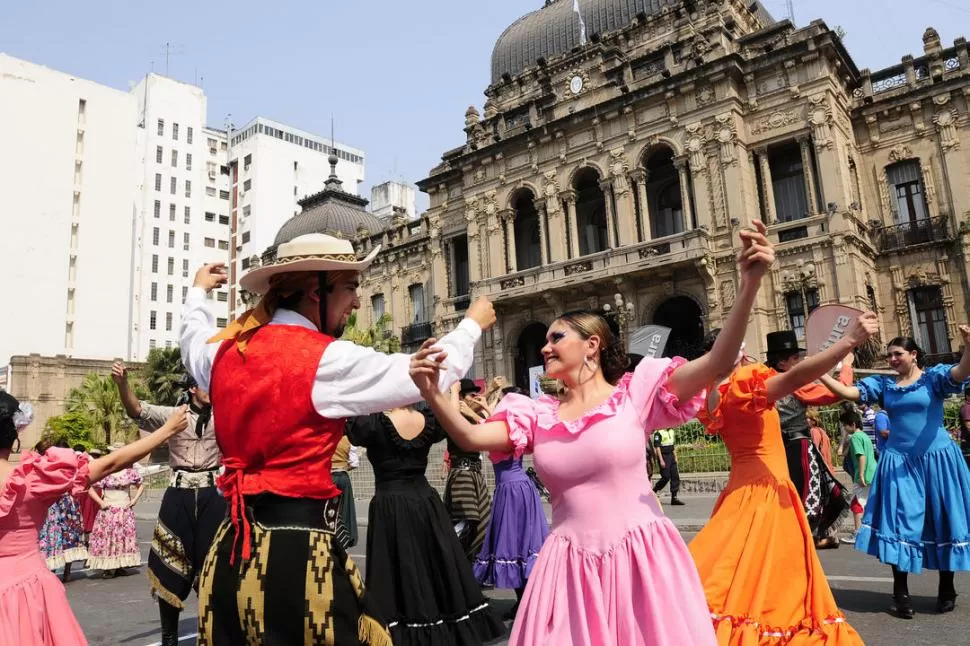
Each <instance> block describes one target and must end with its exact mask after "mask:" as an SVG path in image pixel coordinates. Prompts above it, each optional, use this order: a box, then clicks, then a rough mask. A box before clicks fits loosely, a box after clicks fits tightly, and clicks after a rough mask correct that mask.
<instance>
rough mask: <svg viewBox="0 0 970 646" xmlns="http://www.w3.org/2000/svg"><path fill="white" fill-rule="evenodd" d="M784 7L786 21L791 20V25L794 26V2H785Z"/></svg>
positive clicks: (788, 0)
mask: <svg viewBox="0 0 970 646" xmlns="http://www.w3.org/2000/svg"><path fill="white" fill-rule="evenodd" d="M785 4H786V6H787V7H788V19H789V20H791V24H793V25H794V24H795V0H786V2H785Z"/></svg>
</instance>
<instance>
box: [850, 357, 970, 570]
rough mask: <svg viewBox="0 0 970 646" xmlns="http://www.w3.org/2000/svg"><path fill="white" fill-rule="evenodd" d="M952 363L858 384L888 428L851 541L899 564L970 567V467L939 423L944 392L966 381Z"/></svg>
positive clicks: (908, 567) (952, 391)
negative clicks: (907, 380) (958, 379)
mask: <svg viewBox="0 0 970 646" xmlns="http://www.w3.org/2000/svg"><path fill="white" fill-rule="evenodd" d="M952 367H953V366H943V365H939V366H934V367H932V368H929V369H928V370H926V371H924V372H923V374H922V376H921V377H920V378H919V379H918V380H917V381H916V382H915V383H913V384H910V385H909V386H903V387H899V386H897V385H896V383H895V380H894V379H893V378H892V377H891V376H885V375H877V376H873V377H867V378H865V379H863V380H861V381H860V382H858V383H857V384H856V385H857V386H858V388H859V392H860V394H861V395H862V399H861V401H863V402H867V403H878V404H879V405H880V406H881V407H882V408H883V409H884V410H885V411H886V412H887V413H888V415H889V420H890V428H891V429H892V430H891V432H890V433H889V440H888V441H887V443H886V446H885V449H884V450H883V452H882V453H880V454H879V462H878V464H877V467H876V477H875V480H873V483H872V488H871V490H870V493H869V501H868V503H867V504H866V510H865V514H864V516H863V518H862V527H861V528H860V529H859V533H858V536H857V537H856V544H855V545H856V549H858V550H860V551H862V552H866V553H867V554H871V555H872V556H877V557H879V560H880V561H882V562H883V563H887V564H890V565H895V566H896V567H897V568H898V569H899V570H900V571H903V572H912V573H914V574H918V573H919V572H921V571H922V570H923V568H927V569H930V570H946V571H958V570H970V470H968V469H967V465H966V463H965V462H964V460H963V456H962V455H961V453H960V447H959V446H958V445H957V443H956V442H954V441H953V439H952V438H951V437H950V436H949V434H948V433H947V432H946V430H945V429H944V427H943V400H944V399H946V397H947V396H948V395H951V394H957V393H960V392H962V391H963V388H964V386H965V385H966V384H958V383H955V382H954V381H953V379H952V378H951V376H950V369H951V368H952Z"/></svg>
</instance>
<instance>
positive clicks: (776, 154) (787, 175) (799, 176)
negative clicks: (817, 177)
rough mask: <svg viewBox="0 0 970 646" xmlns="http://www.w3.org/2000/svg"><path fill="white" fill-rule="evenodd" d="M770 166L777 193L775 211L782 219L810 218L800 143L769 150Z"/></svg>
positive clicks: (772, 185) (773, 186) (772, 183)
mask: <svg viewBox="0 0 970 646" xmlns="http://www.w3.org/2000/svg"><path fill="white" fill-rule="evenodd" d="M768 163H769V166H770V168H771V188H772V190H773V191H774V193H775V213H776V214H777V215H778V220H779V221H780V222H791V221H793V220H800V219H802V218H805V217H808V212H809V209H808V194H807V193H806V190H805V173H806V172H809V171H808V170H807V169H806V168H805V167H804V165H803V164H802V150H801V147H800V146H799V145H798V143H797V142H794V141H792V142H790V143H787V144H784V145H781V146H778V147H776V148H772V149H770V150H769V151H768Z"/></svg>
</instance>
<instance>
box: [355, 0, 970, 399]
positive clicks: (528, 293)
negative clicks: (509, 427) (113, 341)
mask: <svg viewBox="0 0 970 646" xmlns="http://www.w3.org/2000/svg"><path fill="white" fill-rule="evenodd" d="M581 6H582V15H583V18H584V22H585V28H586V33H588V34H589V39H588V41H586V42H583V40H582V36H581V29H580V24H579V19H578V16H577V14H576V13H575V12H574V11H573V3H572V2H569V1H568V0H547V1H546V3H545V6H543V7H542V8H540V9H538V10H537V11H534V12H532V13H530V14H528V15H526V16H525V17H523V18H520V19H519V20H517V21H516V22H515V23H513V24H512V26H510V27H509V28H508V29H507V30H506V31H505V33H503V34H502V35H501V36H500V38H499V39H498V41H497V43H496V44H495V48H494V52H493V57H492V83H491V85H490V86H489V87H488V88H487V89H486V90H485V96H486V101H485V104H484V107H483V110H482V111H481V112H480V111H479V110H478V109H476V108H475V107H470V108H469V109H468V111H467V113H466V115H465V143H464V145H462V146H461V147H459V148H456V149H454V150H450V151H448V152H446V153H445V154H444V155H443V157H442V161H441V163H440V164H439V165H438V166H436V167H435V168H434V169H432V171H431V173H430V176H429V177H428V178H427V179H425V180H423V181H421V182H419V188H421V190H423V191H425V192H426V193H428V194H429V196H430V208H429V209H428V211H427V212H426V213H425V214H424V215H423V217H422V222H421V223H420V225H415V224H413V223H412V224H410V225H408V224H399V226H397V227H391V228H390V229H389V230H388V231H385V232H383V233H382V234H380V235H374V236H370V237H368V238H367V239H366V240H364V241H363V242H364V246H365V247H367V246H369V245H371V244H375V243H377V242H384V244H385V245H387V252H386V253H384V254H382V255H381V261H380V262H378V263H375V265H374V267H373V269H372V270H371V271H370V273H369V274H368V275H367V276H365V278H364V281H363V284H362V287H363V294H362V301H363V303H364V307H363V308H362V309H363V318H364V320H367V319H368V318H371V319H373V318H375V317H376V315H377V314H378V313H383V312H390V313H391V314H392V315H393V317H394V319H395V323H396V324H397V325H398V326H400V327H401V328H402V331H403V334H404V337H405V340H406V342H408V343H410V344H416V343H419V342H420V341H421V340H422V339H423V338H426V337H427V336H428V335H431V334H432V333H435V334H438V333H441V332H443V331H445V330H448V329H450V328H451V327H453V326H454V325H455V323H456V322H457V321H458V320H459V319H460V318H461V316H462V314H463V311H464V310H465V309H466V308H467V306H468V303H469V302H470V299H471V298H472V297H475V296H478V295H480V294H484V295H486V296H488V297H489V298H491V299H492V300H493V301H494V302H495V304H496V308H497V311H498V316H499V322H498V325H497V326H496V327H495V329H494V330H493V331H492V332H491V333H489V334H487V335H486V338H485V339H484V341H483V343H482V345H481V346H480V356H479V360H478V362H477V367H476V370H477V372H478V375H479V376H494V375H497V374H506V375H509V376H513V375H514V377H515V380H516V381H517V382H519V383H520V384H523V383H525V381H526V375H527V371H528V368H529V367H530V366H533V365H538V364H539V363H541V360H540V357H539V353H538V351H539V348H540V347H541V345H542V343H543V336H544V334H545V330H546V326H547V325H548V324H549V323H550V322H551V321H552V320H553V319H554V318H555V317H556V316H557V315H558V314H561V313H562V312H563V311H566V310H569V309H573V308H581V307H603V306H607V307H610V308H612V309H613V310H614V311H618V313H619V316H620V319H621V322H622V324H623V325H624V326H626V327H627V328H633V327H636V326H639V325H643V324H647V323H657V324H661V325H666V326H668V327H671V328H673V330H674V332H673V335H672V338H671V342H670V344H669V345H668V349H669V350H670V351H673V352H678V353H687V354H690V353H693V352H696V351H697V346H698V344H699V342H700V340H701V338H702V336H703V334H704V332H705V331H706V330H708V329H711V328H715V327H718V326H720V325H721V321H722V319H723V317H724V315H725V314H726V312H727V311H728V309H729V308H730V307H731V305H732V304H733V302H734V298H735V293H736V288H737V287H736V286H737V279H738V275H737V268H736V265H735V257H736V254H737V251H738V249H737V234H738V231H739V229H740V228H742V227H744V226H746V225H747V224H749V223H750V221H751V220H752V219H754V218H761V219H763V220H765V221H766V222H767V223H768V225H769V231H770V235H771V238H772V239H773V240H774V242H775V243H776V244H777V249H778V256H779V259H778V262H777V264H776V267H775V269H774V270H773V271H772V273H771V275H769V276H768V277H767V278H766V280H765V283H764V286H763V289H762V292H761V295H760V298H759V300H758V302H757V304H756V308H755V313H754V316H753V317H752V320H751V324H750V327H749V332H748V338H747V343H748V348H749V349H750V350H751V351H752V352H753V353H755V354H757V353H759V352H760V350H761V348H762V347H763V342H764V337H765V334H766V333H768V332H771V331H773V330H778V329H794V330H796V331H797V332H798V333H799V334H803V332H804V322H805V318H806V316H807V314H808V312H810V311H811V310H812V309H813V308H815V307H817V306H818V305H820V304H825V303H843V304H847V305H853V306H856V307H864V308H868V307H876V308H877V310H878V311H879V313H880V315H881V320H882V337H883V338H884V339H888V338H890V337H892V336H895V335H896V334H897V333H913V334H915V335H916V336H917V338H918V340H919V341H920V342H921V343H922V344H923V346H924V347H925V349H926V350H927V352H929V353H930V354H933V355H937V357H938V358H941V356H942V355H949V354H950V353H951V352H954V351H957V350H959V348H958V346H957V343H958V339H959V335H958V333H957V330H956V326H957V325H958V324H959V323H961V322H963V321H965V320H966V318H967V295H968V285H970V281H968V276H967V271H968V270H967V263H966V258H967V255H968V253H970V195H968V192H967V190H966V188H967V186H968V180H970V156H968V152H967V146H966V145H964V146H961V145H960V143H961V140H962V139H964V138H966V137H967V136H968V135H970V114H968V109H970V59H968V48H967V43H966V41H964V40H962V39H960V40H958V41H957V42H956V43H955V44H954V45H953V46H952V47H949V48H944V47H943V46H942V45H941V43H940V41H939V37H938V36H937V35H936V33H935V32H934V31H933V30H928V31H927V33H926V36H925V38H924V55H923V56H920V57H919V58H913V57H906V58H904V59H903V60H902V63H901V64H900V65H898V66H896V67H893V68H890V69H887V70H882V71H879V72H870V71H869V70H859V69H858V68H857V66H856V65H855V63H854V62H853V61H852V58H851V57H850V55H849V53H848V52H847V51H846V49H845V48H844V46H843V44H842V42H841V41H840V39H839V37H838V36H837V35H836V34H835V33H834V32H833V31H832V30H830V29H829V28H828V27H827V26H826V25H825V23H823V22H821V21H816V22H813V23H812V24H810V25H808V26H807V27H804V28H800V29H797V28H795V27H794V26H793V25H792V24H791V23H790V22H788V21H781V22H775V21H774V20H773V19H772V18H771V16H770V15H769V14H768V13H767V12H766V11H765V10H764V9H763V8H762V7H761V5H760V4H759V3H757V2H750V1H742V0H717V1H715V0H708V1H704V0H695V1H680V0H586V1H584V2H583V3H582V4H581Z"/></svg>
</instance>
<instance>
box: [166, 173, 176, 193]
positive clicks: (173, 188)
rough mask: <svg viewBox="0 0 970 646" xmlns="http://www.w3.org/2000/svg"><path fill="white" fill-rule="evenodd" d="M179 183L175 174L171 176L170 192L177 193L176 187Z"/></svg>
mask: <svg viewBox="0 0 970 646" xmlns="http://www.w3.org/2000/svg"><path fill="white" fill-rule="evenodd" d="M177 183H178V180H177V179H175V177H174V176H173V177H171V178H169V183H168V192H169V193H171V194H172V195H175V189H176V185H177Z"/></svg>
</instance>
